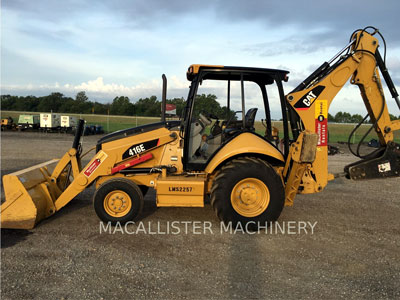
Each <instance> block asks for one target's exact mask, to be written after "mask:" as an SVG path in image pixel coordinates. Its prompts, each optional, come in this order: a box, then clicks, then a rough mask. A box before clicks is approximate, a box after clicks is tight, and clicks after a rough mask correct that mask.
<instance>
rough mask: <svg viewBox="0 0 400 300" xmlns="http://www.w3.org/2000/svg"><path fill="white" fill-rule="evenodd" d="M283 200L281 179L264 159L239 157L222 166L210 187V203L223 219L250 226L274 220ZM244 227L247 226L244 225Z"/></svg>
mask: <svg viewBox="0 0 400 300" xmlns="http://www.w3.org/2000/svg"><path fill="white" fill-rule="evenodd" d="M284 203H285V191H284V187H283V184H282V180H281V179H280V177H279V175H278V174H277V173H276V172H275V170H274V168H273V167H272V166H271V165H270V164H268V163H267V162H265V161H263V160H261V159H258V158H254V157H241V158H237V159H234V160H232V161H230V162H228V163H227V164H226V165H225V166H223V167H222V168H221V170H220V171H219V173H218V175H217V176H216V177H215V179H214V183H213V186H212V188H211V205H212V206H213V208H214V211H215V213H216V214H217V216H218V218H219V219H220V220H221V221H223V222H224V223H226V224H228V223H229V222H232V225H234V226H236V225H237V224H238V223H239V222H240V223H241V225H242V226H243V227H244V226H247V223H249V222H250V224H251V225H252V226H251V228H257V227H258V225H262V226H265V225H267V223H269V222H273V221H276V220H277V219H278V217H279V216H280V214H281V212H282V209H283V206H284ZM246 228H247V227H246Z"/></svg>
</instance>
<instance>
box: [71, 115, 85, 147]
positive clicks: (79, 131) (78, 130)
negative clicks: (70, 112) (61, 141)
mask: <svg viewBox="0 0 400 300" xmlns="http://www.w3.org/2000/svg"><path fill="white" fill-rule="evenodd" d="M84 127H85V120H82V119H80V120H79V121H78V126H77V127H76V133H75V138H74V142H73V143H72V148H74V149H75V150H78V148H79V144H80V140H81V137H82V135H83V129H84Z"/></svg>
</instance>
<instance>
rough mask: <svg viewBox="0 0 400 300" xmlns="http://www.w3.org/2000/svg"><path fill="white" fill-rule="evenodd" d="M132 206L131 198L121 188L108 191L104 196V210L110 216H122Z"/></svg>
mask: <svg viewBox="0 0 400 300" xmlns="http://www.w3.org/2000/svg"><path fill="white" fill-rule="evenodd" d="M131 208H132V199H131V197H129V195H128V194H127V193H125V192H124V191H121V190H115V191H112V192H109V193H108V194H107V196H106V197H105V198H104V210H105V211H106V213H107V214H109V215H110V216H112V217H118V218H119V217H123V216H125V215H127V214H128V213H129V211H130V210H131Z"/></svg>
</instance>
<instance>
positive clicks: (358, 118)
mask: <svg viewBox="0 0 400 300" xmlns="http://www.w3.org/2000/svg"><path fill="white" fill-rule="evenodd" d="M363 119H364V118H363V116H361V115H359V114H354V115H352V116H351V123H360V122H361V121H362V120H363Z"/></svg>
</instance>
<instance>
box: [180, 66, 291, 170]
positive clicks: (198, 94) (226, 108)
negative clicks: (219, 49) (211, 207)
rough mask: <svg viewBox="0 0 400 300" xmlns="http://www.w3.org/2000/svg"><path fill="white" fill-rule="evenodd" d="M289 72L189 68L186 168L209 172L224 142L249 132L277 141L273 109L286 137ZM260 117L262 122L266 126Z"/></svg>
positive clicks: (183, 131) (239, 68)
mask: <svg viewBox="0 0 400 300" xmlns="http://www.w3.org/2000/svg"><path fill="white" fill-rule="evenodd" d="M288 73H289V72H288V71H283V70H275V69H261V68H244V67H226V66H209V65H192V66H190V67H189V69H188V72H187V79H188V80H189V81H191V83H192V84H191V86H190V90H189V96H188V101H187V104H186V108H185V112H184V113H185V115H184V118H183V120H184V126H182V127H181V130H182V134H183V136H184V143H185V144H184V153H183V164H184V169H185V170H189V171H190V170H192V171H202V170H204V169H205V167H206V166H207V163H208V162H209V161H210V160H211V159H212V157H213V156H214V155H215V154H216V153H218V151H219V150H220V149H222V148H223V147H224V145H225V144H227V143H228V142H229V141H230V140H232V139H233V138H234V137H236V136H238V135H240V134H241V133H244V132H250V133H253V134H256V135H259V136H261V137H262V138H264V139H265V140H267V141H269V142H273V141H276V140H277V135H276V130H274V129H273V126H272V118H271V110H272V112H273V113H274V114H275V118H276V112H277V111H279V119H283V121H284V122H283V123H284V126H283V130H284V134H285V135H287V132H288V128H287V122H286V113H284V114H282V113H281V111H286V102H285V99H284V92H283V87H282V81H287V79H288V76H287V74H288ZM256 120H257V121H259V120H262V122H261V123H262V124H264V127H263V126H262V125H261V123H260V122H256ZM275 129H276V128H275ZM274 133H275V135H274Z"/></svg>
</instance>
